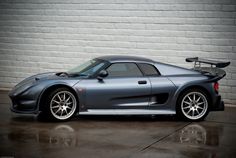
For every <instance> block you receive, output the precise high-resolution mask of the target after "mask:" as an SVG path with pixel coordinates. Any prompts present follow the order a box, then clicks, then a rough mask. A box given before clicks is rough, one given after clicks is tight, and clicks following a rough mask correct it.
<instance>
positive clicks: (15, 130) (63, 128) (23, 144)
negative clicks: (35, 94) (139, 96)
mask: <svg viewBox="0 0 236 158" xmlns="http://www.w3.org/2000/svg"><path fill="white" fill-rule="evenodd" d="M9 106H10V101H9V99H8V97H7V93H6V92H3V91H0V157H2V156H6V157H78V156H79V157H83V158H84V157H102V158H104V157H109V158H110V157H112V158H113V157H132V158H137V157H161V158H162V157H196V158H199V157H200V158H205V157H227V158H228V157H236V146H235V145H236V143H235V142H236V136H235V132H236V115H235V114H236V108H226V110H225V111H224V112H212V113H211V114H210V115H209V116H208V117H207V119H206V120H205V121H203V122H195V123H191V122H181V121H178V120H176V119H175V118H174V117H173V116H157V117H144V116H100V117H95V116H83V117H79V118H74V119H73V120H71V121H70V122H64V123H56V122H45V120H42V119H41V116H40V115H39V116H34V115H17V114H14V113H11V112H10V111H9Z"/></svg>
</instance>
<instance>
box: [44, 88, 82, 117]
mask: <svg viewBox="0 0 236 158" xmlns="http://www.w3.org/2000/svg"><path fill="white" fill-rule="evenodd" d="M76 107H77V100H76V97H75V95H74V94H73V93H72V92H71V91H69V90H68V89H67V88H58V89H56V90H54V91H52V92H51V93H50V95H49V97H48V99H47V107H45V108H46V109H45V111H46V113H47V115H48V116H49V118H51V119H53V120H58V121H66V120H69V119H70V118H71V117H72V116H73V115H74V114H75V112H76Z"/></svg>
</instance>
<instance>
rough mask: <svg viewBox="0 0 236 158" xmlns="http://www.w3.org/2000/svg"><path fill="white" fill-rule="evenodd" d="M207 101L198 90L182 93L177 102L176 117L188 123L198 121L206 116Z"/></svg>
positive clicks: (207, 110)
mask: <svg viewBox="0 0 236 158" xmlns="http://www.w3.org/2000/svg"><path fill="white" fill-rule="evenodd" d="M208 112H209V101H208V98H207V95H206V94H205V93H204V92H203V91H201V90H199V89H191V90H187V91H186V92H184V93H183V94H182V95H181V96H180V98H179V99H178V102H177V115H178V116H179V117H181V118H182V119H185V120H189V121H200V120H204V118H205V117H206V116H207V115H208Z"/></svg>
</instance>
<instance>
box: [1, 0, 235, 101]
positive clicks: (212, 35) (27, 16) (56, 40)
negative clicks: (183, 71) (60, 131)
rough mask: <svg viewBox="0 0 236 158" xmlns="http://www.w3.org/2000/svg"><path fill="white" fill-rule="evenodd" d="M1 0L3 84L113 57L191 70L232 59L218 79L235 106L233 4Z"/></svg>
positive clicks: (205, 0)
mask: <svg viewBox="0 0 236 158" xmlns="http://www.w3.org/2000/svg"><path fill="white" fill-rule="evenodd" d="M11 2H12V3H10V1H8V0H2V1H0V73H1V74H2V75H1V76H0V87H12V86H13V85H14V84H16V83H17V82H19V81H20V80H22V79H24V78H25V77H28V76H30V75H33V74H35V73H39V72H47V71H48V72H49V71H64V70H65V69H69V68H72V67H74V66H75V65H78V64H80V63H82V62H84V61H85V60H88V59H91V58H94V57H97V56H100V55H111V54H129V55H138V56H144V57H148V58H152V59H155V60H159V61H163V62H168V63H170V64H174V65H179V66H183V67H186V68H190V67H192V64H190V63H185V62H183V61H184V59H185V58H186V57H194V56H199V57H203V58H211V59H217V60H223V61H228V60H229V61H231V65H230V66H229V67H227V68H225V71H226V72H227V76H226V77H225V78H224V79H222V80H221V81H220V84H221V87H222V90H221V93H222V96H223V98H224V99H225V101H226V102H227V103H236V100H235V98H234V97H235V96H234V95H232V94H235V88H234V87H235V84H234V83H235V82H236V81H235V80H236V76H235V73H236V72H235V70H236V68H235V67H236V65H235V60H236V47H235V43H236V31H235V30H236V27H235V16H236V12H235V1H233V0H214V1H212V0H197V1H196V0H174V1H173V0H119V1H117V0H109V1H107V0H80V1H77V0H67V1H64V0H51V1H48V0H37V1H33V0H21V1H17V3H14V2H15V0H13V1H11Z"/></svg>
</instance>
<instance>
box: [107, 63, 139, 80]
mask: <svg viewBox="0 0 236 158" xmlns="http://www.w3.org/2000/svg"><path fill="white" fill-rule="evenodd" d="M107 72H108V77H140V76H143V74H142V72H141V71H140V70H139V68H138V66H137V65H136V64H134V63H115V64H112V65H111V66H109V67H108V68H107Z"/></svg>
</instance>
